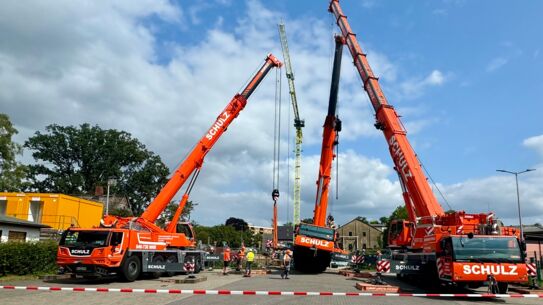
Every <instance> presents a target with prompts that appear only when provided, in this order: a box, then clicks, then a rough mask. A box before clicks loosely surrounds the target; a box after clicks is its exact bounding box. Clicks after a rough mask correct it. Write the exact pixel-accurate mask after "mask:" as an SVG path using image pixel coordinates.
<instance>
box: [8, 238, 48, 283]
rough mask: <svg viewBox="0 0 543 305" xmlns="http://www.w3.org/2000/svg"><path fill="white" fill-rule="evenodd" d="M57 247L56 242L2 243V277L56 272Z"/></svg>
mask: <svg viewBox="0 0 543 305" xmlns="http://www.w3.org/2000/svg"><path fill="white" fill-rule="evenodd" d="M57 247H58V246H57V243H56V242H54V241H40V242H28V243H23V242H7V243H0V276H4V275H6V274H14V275H25V274H44V273H54V272H56V270H57V264H56V255H57Z"/></svg>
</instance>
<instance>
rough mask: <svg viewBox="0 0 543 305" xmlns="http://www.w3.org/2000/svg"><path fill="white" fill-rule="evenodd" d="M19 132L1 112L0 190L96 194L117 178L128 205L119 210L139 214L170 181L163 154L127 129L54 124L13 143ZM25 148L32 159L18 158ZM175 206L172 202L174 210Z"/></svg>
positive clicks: (118, 192)
mask: <svg viewBox="0 0 543 305" xmlns="http://www.w3.org/2000/svg"><path fill="white" fill-rule="evenodd" d="M17 132H18V131H17V129H15V127H14V126H13V125H12V123H11V121H10V119H9V117H8V116H7V115H6V114H0V191H5V192H21V191H22V192H44V193H62V194H67V195H74V196H93V195H94V194H95V190H96V188H97V187H103V188H105V187H106V186H107V181H108V179H110V178H112V177H113V178H115V180H116V181H117V183H116V185H115V186H111V187H110V191H111V193H114V194H115V196H116V197H121V198H122V199H124V201H125V202H126V203H127V206H128V211H118V213H119V214H126V215H124V216H128V215H140V214H141V213H142V212H143V210H144V209H145V207H146V206H147V205H148V204H149V202H150V201H151V199H153V198H154V197H155V195H156V194H157V193H158V192H159V191H160V189H161V187H162V186H163V185H164V184H165V183H166V182H167V180H168V175H169V169H168V167H167V166H166V165H165V164H164V162H162V160H161V158H160V156H158V155H156V154H155V153H153V152H152V151H150V150H149V149H147V147H145V145H143V144H142V143H141V142H140V141H139V140H138V139H136V138H134V137H132V135H131V134H130V133H128V132H125V131H119V130H115V129H102V128H100V127H99V126H96V125H95V126H91V125H90V124H81V125H79V126H60V125H57V124H52V125H49V126H47V127H45V131H44V132H41V131H36V132H35V133H34V135H32V136H31V137H30V138H28V139H27V140H26V141H25V142H24V144H22V145H21V144H17V143H14V142H13V136H15V135H16V134H17ZM23 150H26V151H28V152H30V154H31V155H32V157H33V159H34V162H33V163H30V164H22V163H20V162H18V161H17V156H19V155H21V154H22V153H23ZM175 206H176V203H174V202H172V203H171V205H170V207H169V211H170V212H171V210H172V209H173V210H174V211H175ZM192 206H193V204H192V203H189V204H188V205H187V208H186V210H187V211H190V210H191V209H192Z"/></svg>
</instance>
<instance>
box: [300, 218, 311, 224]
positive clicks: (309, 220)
mask: <svg viewBox="0 0 543 305" xmlns="http://www.w3.org/2000/svg"><path fill="white" fill-rule="evenodd" d="M300 222H303V223H313V218H304V219H302V220H300Z"/></svg>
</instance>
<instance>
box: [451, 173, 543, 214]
mask: <svg viewBox="0 0 543 305" xmlns="http://www.w3.org/2000/svg"><path fill="white" fill-rule="evenodd" d="M542 183H543V173H542V172H541V171H535V172H530V173H527V174H525V175H523V176H519V190H520V196H521V198H520V200H521V210H522V216H523V219H524V222H523V223H524V224H529V223H535V222H539V223H541V222H543V190H541V188H540V187H539V186H540V185H541V184H542ZM442 190H443V191H444V192H445V193H446V196H447V198H448V200H449V202H450V203H451V205H452V208H453V209H456V210H465V211H467V212H469V213H482V212H486V211H492V212H495V213H496V215H497V216H498V217H499V218H500V219H502V220H504V222H505V223H506V225H516V224H518V212H517V196H516V184H515V178H514V177H513V176H512V175H500V176H492V177H487V178H482V179H477V180H467V181H465V182H462V183H457V184H453V185H449V186H442Z"/></svg>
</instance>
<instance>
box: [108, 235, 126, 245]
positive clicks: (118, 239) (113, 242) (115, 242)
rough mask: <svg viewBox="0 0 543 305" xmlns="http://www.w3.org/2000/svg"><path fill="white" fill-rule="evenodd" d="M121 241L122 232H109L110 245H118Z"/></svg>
mask: <svg viewBox="0 0 543 305" xmlns="http://www.w3.org/2000/svg"><path fill="white" fill-rule="evenodd" d="M122 242H123V232H113V233H111V241H110V242H109V244H110V245H112V246H116V245H120V244H122Z"/></svg>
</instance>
